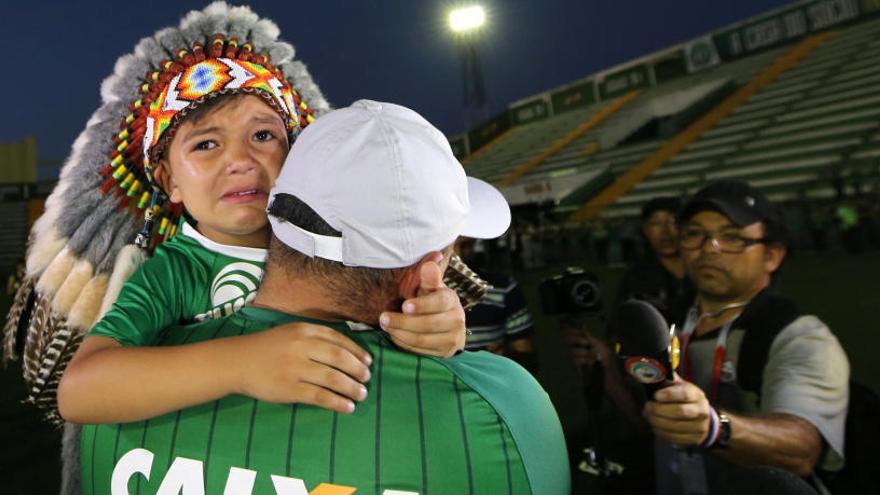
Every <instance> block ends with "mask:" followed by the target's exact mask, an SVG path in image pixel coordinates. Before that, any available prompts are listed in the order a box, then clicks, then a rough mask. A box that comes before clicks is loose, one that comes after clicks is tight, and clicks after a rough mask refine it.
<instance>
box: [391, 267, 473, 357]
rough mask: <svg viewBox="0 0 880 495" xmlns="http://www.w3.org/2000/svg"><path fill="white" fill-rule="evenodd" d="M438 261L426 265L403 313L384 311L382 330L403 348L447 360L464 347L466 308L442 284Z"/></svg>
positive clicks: (455, 295) (454, 294)
mask: <svg viewBox="0 0 880 495" xmlns="http://www.w3.org/2000/svg"><path fill="white" fill-rule="evenodd" d="M436 258H438V259H435V260H432V261H431V262H428V263H424V264H422V266H421V271H420V283H419V290H418V294H417V296H416V297H414V298H411V299H407V300H406V301H404V302H403V313H394V312H388V311H386V312H384V313H382V315H381V316H380V317H379V322H380V324H381V325H382V329H383V330H385V331H386V332H388V334H389V335H390V336H391V340H392V342H394V344H395V345H397V346H398V347H400V348H401V349H404V350H407V351H410V352H414V353H416V354H424V355H428V356H438V357H443V358H448V357H450V356H452V355H453V354H455V353H456V352H457V351H458V350H460V349H463V348H464V342H465V338H466V331H465V318H464V309H463V308H462V307H461V301H459V299H458V295H457V294H456V293H455V291H453V290H452V289H450V288H448V287H446V285H444V284H443V271H442V270H441V269H440V265H439V264H438V262H439V261H440V259H442V255H441V254H440V253H437V256H436Z"/></svg>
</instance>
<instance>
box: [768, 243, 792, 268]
mask: <svg viewBox="0 0 880 495" xmlns="http://www.w3.org/2000/svg"><path fill="white" fill-rule="evenodd" d="M787 252H788V250H787V249H786V247H785V246H784V245H783V244H768V245H767V248H766V249H764V269H765V270H767V273H773V272H775V271H776V270H778V269H779V267H780V266H781V265H782V260H784V259H785V254H786V253H787Z"/></svg>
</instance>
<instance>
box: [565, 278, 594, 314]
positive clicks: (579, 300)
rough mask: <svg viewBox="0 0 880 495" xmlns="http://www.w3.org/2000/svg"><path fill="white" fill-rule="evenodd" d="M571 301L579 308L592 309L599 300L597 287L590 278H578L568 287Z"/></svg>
mask: <svg viewBox="0 0 880 495" xmlns="http://www.w3.org/2000/svg"><path fill="white" fill-rule="evenodd" d="M568 295H569V297H570V300H571V302H573V303H574V305H575V306H577V307H578V308H581V309H592V308H594V307H595V306H596V303H597V302H598V300H599V288H598V287H596V284H595V283H593V282H592V281H591V280H589V279H586V278H580V277H579V278H578V279H577V280H574V281H573V282H572V283H571V285H570V286H569V288H568Z"/></svg>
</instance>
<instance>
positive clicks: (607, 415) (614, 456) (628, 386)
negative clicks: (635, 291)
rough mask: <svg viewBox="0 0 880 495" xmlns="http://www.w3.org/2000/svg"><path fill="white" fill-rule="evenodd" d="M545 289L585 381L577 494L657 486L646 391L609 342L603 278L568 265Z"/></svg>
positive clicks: (576, 449)
mask: <svg viewBox="0 0 880 495" xmlns="http://www.w3.org/2000/svg"><path fill="white" fill-rule="evenodd" d="M540 293H541V303H542V310H543V312H544V314H547V315H559V326H560V329H561V330H562V332H563V333H564V335H565V336H566V340H567V342H568V344H569V353H570V356H571V359H572V361H573V363H574V364H575V366H576V367H577V369H578V372H579V373H580V375H581V378H582V381H583V396H584V400H585V403H586V407H587V416H586V418H585V423H584V425H585V428H584V431H583V432H582V433H581V434H579V435H577V436H576V437H575V438H573V439H570V443H571V444H572V445H570V448H571V449H573V450H572V454H571V457H572V459H573V460H575V465H574V466H573V476H572V478H573V486H574V491H573V493H578V494H579V493H594V492H596V491H597V490H598V491H599V492H601V493H605V494H630V493H643V492H652V491H654V476H653V474H654V467H653V458H652V455H653V453H652V451H651V448H650V445H651V431H650V429H649V427H648V424H647V422H646V421H645V420H644V418H643V417H642V416H641V409H642V405H643V404H644V402H645V394H644V392H642V390H641V386H640V385H639V384H638V383H636V382H635V381H634V380H630V379H628V378H627V377H626V376H625V375H624V374H623V373H621V371H620V370H619V365H618V362H617V357H616V355H615V353H614V350H613V349H612V348H611V346H609V345H608V343H607V340H606V336H605V324H606V322H605V318H604V316H603V314H602V299H601V293H600V289H599V284H598V280H597V278H596V277H595V275H593V274H591V273H589V272H585V271H584V270H582V269H580V268H568V269H566V271H565V272H564V273H562V274H559V275H556V276H554V277H551V278H549V279H547V280H545V281H544V282H543V283H542V284H541V287H540ZM646 446H647V447H646Z"/></svg>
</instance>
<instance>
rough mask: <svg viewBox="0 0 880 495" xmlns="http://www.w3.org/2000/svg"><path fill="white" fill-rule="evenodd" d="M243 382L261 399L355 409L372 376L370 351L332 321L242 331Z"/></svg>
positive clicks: (240, 361) (244, 390) (246, 390)
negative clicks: (326, 324) (330, 323)
mask: <svg viewBox="0 0 880 495" xmlns="http://www.w3.org/2000/svg"><path fill="white" fill-rule="evenodd" d="M239 338H240V339H241V340H240V341H239V345H240V346H241V352H240V354H239V355H238V356H237V363H236V364H237V365H238V366H239V368H240V369H241V373H240V382H239V386H238V387H237V389H238V391H239V392H240V393H242V394H243V395H247V396H249V397H253V398H255V399H259V400H264V401H269V402H279V403H285V402H287V403H294V402H296V403H300V404H313V405H316V406H319V407H323V408H326V409H332V410H334V411H338V412H341V413H350V412H352V411H354V405H355V404H354V401H362V400H364V399H365V398H366V396H367V389H366V387H364V386H363V385H362V383H363V382H366V381H367V380H369V379H370V369H369V365H370V363H371V362H372V358H371V357H370V354H369V353H368V352H367V351H365V350H364V349H362V348H361V347H360V346H358V345H357V344H355V343H354V341H352V340H351V339H349V338H348V337H346V336H345V335H342V334H340V333H339V332H337V331H335V330H332V329H330V328H327V327H323V326H319V325H313V324H309V323H288V324H286V325H281V326H278V327H275V328H272V329H270V330H266V331H265V332H260V333H256V334H251V335H246V336H243V337H239Z"/></svg>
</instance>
